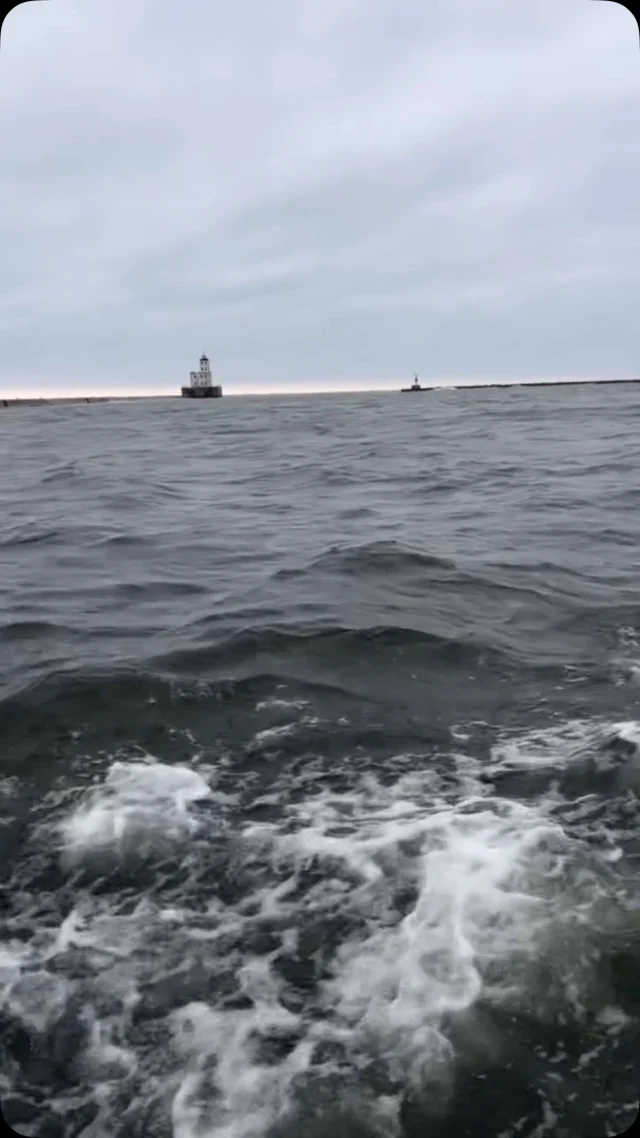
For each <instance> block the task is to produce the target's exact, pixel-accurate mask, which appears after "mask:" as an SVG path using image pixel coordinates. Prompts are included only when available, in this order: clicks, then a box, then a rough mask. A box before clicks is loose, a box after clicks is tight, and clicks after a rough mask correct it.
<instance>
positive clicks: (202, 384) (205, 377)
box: [182, 352, 222, 399]
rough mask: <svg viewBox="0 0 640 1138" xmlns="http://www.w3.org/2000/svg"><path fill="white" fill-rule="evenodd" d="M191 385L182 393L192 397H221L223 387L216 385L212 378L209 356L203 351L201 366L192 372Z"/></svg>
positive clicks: (184, 388) (183, 389)
mask: <svg viewBox="0 0 640 1138" xmlns="http://www.w3.org/2000/svg"><path fill="white" fill-rule="evenodd" d="M189 378H190V384H189V387H183V388H182V394H183V395H184V396H186V397H187V398H191V399H198V398H199V399H219V398H220V396H221V395H222V388H221V387H219V386H215V387H214V384H213V380H212V378H211V364H210V363H209V357H208V356H207V355H205V353H204V352H203V353H202V355H201V356H200V368H199V370H198V371H192V372H191V373H190V377H189Z"/></svg>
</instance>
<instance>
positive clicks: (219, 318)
mask: <svg viewBox="0 0 640 1138" xmlns="http://www.w3.org/2000/svg"><path fill="white" fill-rule="evenodd" d="M639 127H640V53H639V51H638V34H637V28H636V25H635V22H634V21H633V18H632V17H631V15H630V14H629V13H628V12H627V11H625V10H624V9H623V8H621V7H620V6H619V5H617V4H614V3H610V2H608V0H599V2H597V3H596V2H594V0H535V2H534V0H521V2H518V3H515V2H514V0H483V3H482V4H478V3H477V0H429V2H428V3H425V2H424V0H270V2H269V4H264V3H262V0H236V3H234V4H233V5H231V6H229V5H222V4H220V5H218V4H213V5H212V4H211V3H210V0H180V4H178V3H176V0H99V2H96V3H94V4H92V5H91V6H88V5H87V4H86V2H81V0H50V3H48V4H46V5H44V4H37V3H35V4H24V5H22V6H21V7H19V8H18V9H16V10H15V11H14V12H13V13H11V15H10V16H9V17H8V18H7V21H6V23H5V27H4V31H3V37H2V51H1V53H0V133H1V137H2V149H1V154H2V159H1V161H0V190H1V192H2V202H3V209H2V213H1V215H0V250H1V255H0V339H1V342H2V345H3V364H4V367H3V372H4V375H3V381H2V389H3V391H7V392H8V393H13V392H17V391H18V390H19V389H20V388H21V386H23V385H24V387H25V388H26V389H27V390H33V391H35V390H38V391H42V392H46V391H51V392H54V391H56V390H65V391H70V390H73V389H82V390H83V391H84V390H88V389H89V388H91V389H113V390H116V389H119V388H129V389H135V390H162V389H164V390H177V388H178V387H179V386H180V384H181V382H182V381H183V379H184V376H185V374H186V373H187V372H188V370H189V369H190V368H191V367H193V366H194V358H195V357H197V355H198V354H199V352H200V350H201V348H202V347H203V346H206V347H207V349H208V350H209V352H210V354H211V356H212V358H213V360H214V363H215V365H216V370H217V371H218V372H219V374H220V376H221V378H222V380H223V382H224V383H225V385H226V387H227V389H228V390H229V391H231V390H233V389H234V387H236V388H242V387H259V386H262V385H264V386H265V387H266V388H274V387H280V386H282V387H287V386H288V385H289V384H295V385H298V386H304V385H305V384H312V383H315V384H318V385H321V384H324V383H327V384H334V385H338V384H340V383H344V384H363V385H364V384H367V383H368V382H380V383H385V382H386V383H387V384H391V385H393V384H394V383H395V381H396V379H397V378H398V377H400V376H404V375H406V374H410V373H412V372H413V371H414V370H418V371H419V372H420V374H421V375H422V376H424V377H428V378H430V379H435V380H437V379H438V378H441V379H447V378H451V377H457V378H459V377H467V378H469V379H472V378H474V377H475V378H478V379H480V378H488V377H497V378H501V377H505V378H506V377H508V376H549V377H551V376H555V375H560V374H568V375H576V376H577V375H598V374H602V375H623V374H634V373H635V372H637V370H638V361H639V360H640V342H639V340H638V334H637V332H636V325H637V318H636V315H635V312H634V313H633V316H632V312H631V307H632V303H633V299H632V298H633V297H634V295H635V292H636V289H637V286H638V278H639V276H640V268H639V267H638V266H639V265H640V259H639V257H638V254H639V252H640V248H639V246H640V226H639V224H638V205H637V193H636V186H637V183H638V175H639V174H640V156H639V155H638V153H637V144H636V140H637V138H638V128H639Z"/></svg>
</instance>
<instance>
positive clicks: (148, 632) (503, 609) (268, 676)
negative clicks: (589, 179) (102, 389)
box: [0, 388, 640, 1138]
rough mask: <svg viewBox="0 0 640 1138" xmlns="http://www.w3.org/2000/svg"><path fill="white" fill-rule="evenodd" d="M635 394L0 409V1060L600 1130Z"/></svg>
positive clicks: (303, 1122) (635, 841)
mask: <svg viewBox="0 0 640 1138" xmlns="http://www.w3.org/2000/svg"><path fill="white" fill-rule="evenodd" d="M639 433H640V394H639V393H638V392H636V391H631V390H625V389H623V388H613V389H611V390H609V391H603V390H602V388H593V389H587V388H576V389H575V390H567V389H566V388H561V389H550V390H547V391H541V390H539V389H538V390H514V389H512V390H509V391H504V392H496V391H490V392H484V393H482V392H464V391H460V392H457V393H456V392H436V393H433V394H428V395H423V396H420V397H410V396H400V395H397V396H394V395H383V396H380V395H375V396H352V397H340V398H332V399H330V398H298V399H290V400H288V401H287V400H276V399H262V400H257V399H256V400H253V401H250V400H246V401H242V400H231V399H226V400H223V401H222V402H221V403H214V404H209V403H207V404H192V403H184V404H183V403H181V402H180V401H167V402H164V401H161V402H157V403H149V404H111V405H102V406H78V407H64V408H53V407H49V408H36V409H16V408H12V409H9V410H7V411H5V412H4V413H3V412H0V511H1V518H2V525H1V527H0V742H1V751H0V760H1V768H0V775H1V776H2V777H1V781H0V791H1V793H0V821H1V822H2V825H1V826H0V848H1V854H2V856H1V858H0V905H1V910H0V911H1V913H2V922H1V926H0V927H1V942H0V984H1V987H2V993H3V994H2V1006H1V1010H0V1054H1V1062H0V1080H1V1081H0V1096H1V1099H2V1108H3V1112H4V1115H5V1118H6V1120H7V1121H8V1122H9V1123H10V1124H11V1125H12V1126H13V1127H14V1128H15V1129H16V1130H17V1131H18V1133H22V1134H25V1135H40V1136H41V1138H63V1136H64V1138H70V1136H71V1135H74V1136H77V1135H83V1136H85V1138H94V1136H95V1138H143V1136H144V1138H169V1136H171V1135H173V1136H175V1138H285V1136H286V1138H293V1136H296V1138H297V1136H300V1135H305V1136H309V1138H320V1136H322V1135H329V1136H331V1138H374V1136H384V1138H392V1136H397V1138H423V1136H425V1135H426V1136H428V1138H465V1136H469V1138H470V1136H471V1135H473V1136H475V1135H478V1134H486V1135H487V1136H488V1138H493V1136H495V1138H498V1136H500V1138H511V1136H513V1138H516V1136H518V1138H533V1136H534V1135H536V1136H537V1135H544V1134H546V1133H549V1134H553V1135H557V1136H558V1138H597V1136H603V1135H614V1134H618V1133H622V1132H624V1131H625V1130H626V1129H627V1128H628V1127H629V1126H630V1125H631V1123H632V1122H633V1120H634V1119H635V1117H636V1115H637V1113H638V1097H639V1094H638V1092H639V1088H640V1078H639V1073H640V1072H639V1066H640V1060H639V1056H640V1047H639V1043H640V1030H639V1025H640V1019H639V1017H640V982H639V977H640V879H639V876H638V855H639V852H640V832H639V830H638V822H639V813H640V811H639V805H638V802H639V800H638V794H639V793H640V702H639V701H640V686H639V681H640V512H639V510H638V506H639V505H640V443H639V441H638V440H639Z"/></svg>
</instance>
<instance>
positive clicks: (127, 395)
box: [0, 376, 637, 402]
mask: <svg viewBox="0 0 640 1138" xmlns="http://www.w3.org/2000/svg"><path fill="white" fill-rule="evenodd" d="M634 381H635V382H637V378H636V377H635V376H629V377H619V378H618V377H614V378H606V377H603V376H557V377H545V378H540V377H526V378H525V377H523V378H517V379H515V378H514V379H494V378H486V379H475V378H474V379H470V378H468V377H460V378H459V379H447V380H439V381H438V380H430V379H428V378H426V377H425V378H423V379H421V380H420V381H419V382H420V383H421V384H422V385H423V386H424V387H428V388H431V389H432V390H434V391H437V390H445V391H446V390H452V389H456V388H461V387H474V388H478V387H493V388H497V387H505V388H508V387H526V386H536V387H546V386H551V387H553V386H559V385H563V386H566V385H570V384H583V385H584V384H606V383H612V384H620V383H633V382H634ZM392 382H393V381H391V380H387V381H383V383H378V384H375V383H373V384H371V382H369V383H368V384H366V383H365V384H357V385H355V384H349V385H348V386H347V385H345V384H344V383H341V384H335V381H334V385H330V384H326V383H325V384H318V385H315V384H314V385H313V386H306V385H305V386H300V385H299V384H295V381H294V382H293V384H292V385H291V386H287V385H284V386H282V385H280V386H278V387H267V386H265V387H262V386H256V385H245V384H241V385H238V387H235V388H234V387H231V388H227V389H226V390H225V387H224V384H223V394H224V396H225V398H247V397H251V396H253V397H255V396H278V395H280V396H287V395H358V394H360V395H365V394H384V393H393V392H399V391H400V390H401V387H400V386H397V385H401V384H402V383H407V382H408V381H407V380H402V379H397V380H395V382H393V386H392ZM171 398H180V391H176V390H175V389H171V390H160V391H159V390H157V389H155V390H140V389H139V388H137V389H134V388H130V387H127V388H110V389H94V391H93V392H91V393H88V392H86V391H84V392H83V391H78V390H76V391H69V389H68V388H67V389H66V390H64V391H62V390H58V391H52V390H49V391H46V392H45V391H42V390H41V389H39V390H37V391H29V392H27V391H25V390H24V388H23V389H22V390H21V391H20V392H17V391H16V392H15V393H14V392H11V393H9V392H5V393H3V392H0V402H1V401H2V400H5V399H6V400H10V401H12V402H15V401H16V400H20V401H30V400H34V401H35V400H38V401H40V400H53V399H78V400H82V399H171Z"/></svg>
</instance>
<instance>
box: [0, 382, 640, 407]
mask: <svg viewBox="0 0 640 1138" xmlns="http://www.w3.org/2000/svg"><path fill="white" fill-rule="evenodd" d="M634 383H636V384H640V377H639V378H634V379H550V380H545V379H536V380H513V381H511V382H506V383H500V382H495V383H451V384H447V383H439V384H436V385H434V386H429V387H423V388H421V389H420V390H421V391H424V392H427V391H428V392H431V393H432V394H433V392H434V391H492V390H493V391H495V390H496V389H504V390H507V389H508V388H513V387H598V386H600V387H602V386H605V385H607V384H608V385H609V386H611V387H614V386H620V385H622V384H634ZM406 390H411V389H410V388H408V389H406ZM397 391H398V388H394V387H370V388H362V389H358V390H355V391H354V390H345V391H339V390H338V391H335V390H334V391H277V392H274V391H265V392H257V391H254V392H251V393H243V392H230V395H231V396H233V395H235V396H236V398H243V399H260V398H264V397H265V396H270V397H271V398H278V397H282V398H285V399H286V398H292V397H293V396H294V395H295V396H298V395H301V396H309V395H378V394H379V395H384V394H392V393H393V392H397ZM179 398H180V396H179V395H174V394H173V393H171V392H169V393H167V394H160V395H159V394H157V393H156V394H150V395H68V396H55V395H52V396H42V397H38V396H33V397H31V398H28V397H25V398H17V399H15V398H14V399H11V398H6V399H5V398H4V397H2V396H0V411H3V410H8V409H9V408H11V407H55V406H66V405H82V404H87V403H125V402H126V403H134V402H139V401H140V400H143V399H179Z"/></svg>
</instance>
